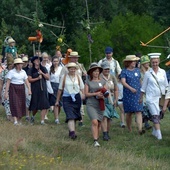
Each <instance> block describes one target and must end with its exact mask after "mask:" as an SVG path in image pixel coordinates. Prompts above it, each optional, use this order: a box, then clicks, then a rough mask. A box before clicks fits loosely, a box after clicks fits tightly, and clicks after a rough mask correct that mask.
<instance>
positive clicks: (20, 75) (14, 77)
mask: <svg viewBox="0 0 170 170" xmlns="http://www.w3.org/2000/svg"><path fill="white" fill-rule="evenodd" d="M6 77H7V79H10V80H11V83H12V84H24V83H25V80H26V79H27V78H28V76H27V74H26V72H25V71H24V70H21V71H17V70H16V69H15V68H14V69H12V70H10V71H9V72H8V74H7V76H6Z"/></svg>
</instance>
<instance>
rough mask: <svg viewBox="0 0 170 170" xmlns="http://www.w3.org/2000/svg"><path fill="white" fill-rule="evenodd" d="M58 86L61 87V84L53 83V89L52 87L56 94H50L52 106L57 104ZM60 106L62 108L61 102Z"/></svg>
mask: <svg viewBox="0 0 170 170" xmlns="http://www.w3.org/2000/svg"><path fill="white" fill-rule="evenodd" d="M58 86H59V83H53V82H51V87H52V89H53V91H54V94H50V93H49V94H48V96H49V102H50V106H54V105H55V103H56V98H57V92H58ZM59 105H60V106H62V102H61V101H59Z"/></svg>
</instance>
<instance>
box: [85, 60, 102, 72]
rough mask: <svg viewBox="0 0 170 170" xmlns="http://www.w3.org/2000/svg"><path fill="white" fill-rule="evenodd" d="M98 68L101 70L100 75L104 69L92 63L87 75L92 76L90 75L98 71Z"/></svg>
mask: <svg viewBox="0 0 170 170" xmlns="http://www.w3.org/2000/svg"><path fill="white" fill-rule="evenodd" d="M97 68H98V69H99V72H100V73H101V72H102V71H103V68H102V67H100V66H99V65H98V64H97V63H91V65H90V67H89V70H88V71H87V74H88V75H90V73H91V72H93V71H94V70H96V69H97Z"/></svg>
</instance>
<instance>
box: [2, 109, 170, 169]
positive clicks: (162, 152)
mask: <svg viewBox="0 0 170 170" xmlns="http://www.w3.org/2000/svg"><path fill="white" fill-rule="evenodd" d="M0 113H1V114H0V129H1V135H0V142H1V144H0V170H15V169H16V170H17V169H18V170H19V169H22V170H39V169H40V170H55V169H59V170H60V169H62V170H63V169H66V170H67V169H69V170H82V169H88V170H93V169H94V170H95V169H96V170H105V169H107V170H113V169H114V170H124V169H125V170H136V169H138V170H154V169H155V170H157V169H161V170H166V169H167V170H168V169H170V168H169V167H170V162H169V159H170V149H169V147H170V135H169V133H170V126H169V122H170V115H169V114H168V113H167V114H166V115H165V117H164V119H163V120H162V121H161V130H162V134H163V140H161V141H158V140H156V139H155V138H154V137H153V136H152V135H151V130H150V131H147V132H146V134H144V135H143V136H139V135H138V133H137V129H136V127H135V122H134V121H133V132H132V133H129V132H128V131H127V129H126V128H125V129H122V128H120V126H119V122H120V120H118V119H114V120H113V122H112V127H111V131H110V136H111V140H110V141H108V142H106V141H103V140H102V133H101V134H100V139H99V143H100V144H101V147H100V148H94V147H93V139H92V134H91V131H90V120H89V118H88V116H87V115H85V120H84V123H85V127H78V126H77V135H78V138H77V139H76V140H75V141H72V140H71V139H69V138H68V129H67V124H65V123H64V120H65V115H64V113H63V112H62V113H61V115H60V122H61V124H60V125H56V124H54V118H53V114H52V113H51V112H49V114H48V117H49V120H48V122H47V125H46V126H42V125H40V121H39V115H37V116H36V122H35V125H33V126H32V125H30V124H28V123H26V122H25V121H24V120H23V123H24V125H23V126H14V125H13V124H12V123H11V122H8V121H6V119H5V114H4V110H3V108H2V107H0Z"/></svg>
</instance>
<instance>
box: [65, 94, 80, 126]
mask: <svg viewBox="0 0 170 170" xmlns="http://www.w3.org/2000/svg"><path fill="white" fill-rule="evenodd" d="M75 99H76V101H75V102H73V101H72V98H71V97H70V96H69V97H63V109H64V112H65V114H66V123H67V122H68V121H69V120H81V119H82V117H81V113H80V108H81V97H80V94H79V93H78V94H76V96H75Z"/></svg>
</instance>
